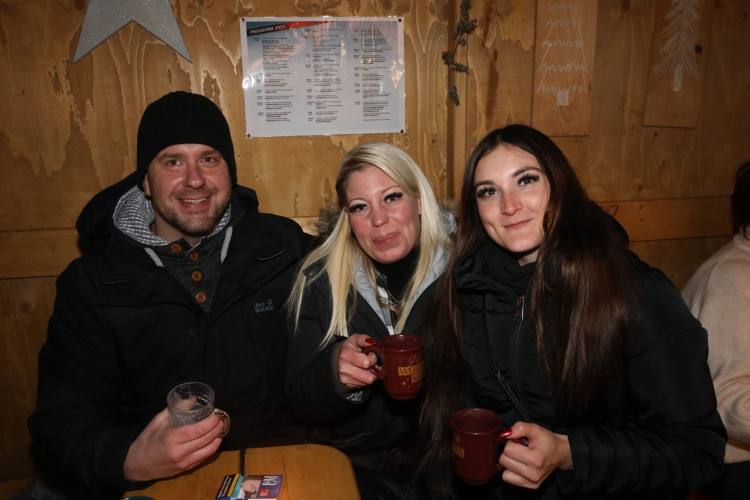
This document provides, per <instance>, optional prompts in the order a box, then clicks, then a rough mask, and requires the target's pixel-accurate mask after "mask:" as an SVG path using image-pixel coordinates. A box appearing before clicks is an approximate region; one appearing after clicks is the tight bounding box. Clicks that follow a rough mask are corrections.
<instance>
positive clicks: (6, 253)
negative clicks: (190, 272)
mask: <svg viewBox="0 0 750 500" xmlns="http://www.w3.org/2000/svg"><path fill="white" fill-rule="evenodd" d="M87 4H88V2H86V1H84V0H58V1H54V2H50V1H43V0H0V74H2V75H3V90H2V95H1V96H0V157H2V158H3V159H4V161H3V162H2V163H0V169H1V170H0V171H1V172H2V181H1V182H0V393H2V394H4V395H5V397H6V402H7V401H8V400H9V401H11V402H12V404H10V405H8V404H6V411H4V412H3V413H2V414H0V480H7V479H14V478H21V477H27V476H29V475H31V473H32V472H33V466H32V463H31V460H30V457H29V454H28V443H29V437H28V433H27V430H26V425H25V419H26V417H27V415H28V414H29V413H30V412H31V410H32V409H33V406H34V397H35V394H34V393H35V388H36V353H37V352H38V350H39V347H40V346H41V344H42V343H43V341H44V337H45V328H46V322H47V318H48V317H49V314H50V311H51V307H52V303H53V301H54V295H55V290H54V281H55V277H56V276H57V274H59V272H60V271H61V270H62V269H63V268H64V266H65V265H66V264H67V263H68V262H69V261H70V260H71V259H72V258H74V257H75V256H76V255H78V253H79V250H78V247H77V240H76V233H75V229H74V224H75V219H76V217H77V215H78V213H79V211H80V209H81V208H82V206H83V205H84V203H85V202H86V201H87V200H88V199H89V198H90V197H91V196H92V195H93V194H95V193H96V192H97V191H99V190H100V189H102V188H103V187H105V186H107V185H109V184H112V183H113V182H115V181H117V180H118V179H121V178H122V177H124V176H125V175H127V174H128V173H129V172H131V171H132V170H133V169H134V157H135V136H136V131H137V126H138V120H139V118H140V115H141V113H142V112H143V109H144V108H145V106H146V105H147V104H148V103H149V102H151V101H152V100H154V99H156V98H158V97H159V96H161V95H162V94H164V93H166V92H168V91H171V90H191V91H194V92H200V93H204V94H205V95H207V96H209V97H210V98H212V99H213V100H214V101H215V102H217V103H218V104H219V105H220V106H221V107H222V109H223V110H224V111H225V113H226V115H227V117H228V120H229V123H230V126H231V127H232V130H233V138H234V142H235V149H236V151H237V163H238V166H239V181H240V183H242V184H245V185H249V186H251V187H253V188H255V189H256V190H257V192H258V196H259V198H260V202H261V210H263V211H267V212H274V213H278V214H282V215H286V216H289V217H295V218H297V219H298V220H300V221H301V222H303V223H309V222H310V221H311V220H313V219H314V218H315V216H316V214H317V211H318V209H319V208H320V207H321V206H322V205H323V203H324V201H325V200H326V199H329V198H331V197H332V196H333V183H334V176H335V172H336V170H337V167H338V163H339V161H340V160H341V158H342V157H343V155H344V154H345V152H346V151H347V150H349V149H350V148H351V147H353V146H354V145H356V144H358V143H360V142H363V141H367V140H385V141H389V142H392V143H394V144H396V145H398V146H401V147H403V148H404V149H405V150H406V151H408V152H409V153H410V154H411V155H412V156H413V157H414V158H415V160H416V161H417V163H419V164H420V166H421V167H422V168H423V169H424V171H425V173H426V174H427V176H428V178H429V179H430V181H431V182H432V184H433V187H434V189H435V190H436V192H437V193H438V196H439V197H441V198H451V197H452V196H453V193H454V190H455V186H456V185H457V184H460V176H461V173H462V168H463V167H462V166H463V163H464V162H465V160H466V158H467V156H468V154H469V152H470V150H471V148H472V146H473V145H474V144H475V143H476V142H477V141H478V140H479V139H480V138H481V137H482V136H483V135H484V134H485V133H487V132H488V131H489V130H491V129H493V128H496V127H500V126H503V125H505V124H508V123H511V122H524V123H530V120H531V111H532V104H533V92H532V90H533V89H532V80H533V61H534V49H535V47H534V38H535V13H536V4H535V2H533V1H531V0H503V1H493V0H474V1H473V2H472V7H471V12H470V13H471V17H475V18H477V19H478V27H477V29H476V31H475V32H474V33H472V34H471V35H469V38H468V41H469V43H468V46H467V47H466V48H465V49H462V50H461V51H459V54H458V57H459V58H460V59H461V58H463V62H465V63H466V64H467V65H468V66H469V67H470V72H469V74H468V75H459V76H458V77H457V78H456V83H457V87H458V89H459V94H460V97H461V105H460V106H458V107H456V106H454V105H453V104H452V103H451V102H450V101H449V100H448V99H447V97H446V96H447V94H446V87H447V80H448V78H449V75H448V73H447V71H446V68H445V66H444V65H443V63H442V61H441V53H442V52H443V51H444V50H447V49H448V48H452V46H453V45H452V43H453V42H452V39H451V36H452V33H453V31H454V29H455V21H456V18H457V16H458V9H459V4H460V0H430V1H428V0H385V1H367V2H362V1H357V0H341V1H337V2H327V1H320V0H298V1H295V2H265V1H254V0H241V1H238V2H229V1H223V0H214V1H213V2H211V1H203V0H200V1H195V0H171V4H172V6H173V7H174V10H175V13H176V18H177V22H178V25H179V26H180V30H181V33H182V36H183V39H184V41H185V44H186V46H187V48H188V50H189V52H190V55H191V58H192V60H193V63H192V64H191V63H188V62H187V61H186V60H185V59H183V58H182V57H181V56H180V55H179V54H177V53H176V52H175V51H173V50H172V49H170V48H169V47H168V46H166V45H164V44H163V43H162V42H161V41H159V40H158V39H156V38H155V37H154V36H153V35H152V34H150V33H149V32H147V31H146V30H144V29H143V28H141V27H140V26H138V25H136V24H135V23H131V24H130V25H128V26H126V27H125V28H123V29H122V30H120V31H119V32H118V33H116V34H115V35H114V36H112V37H111V38H110V39H108V40H107V41H106V42H104V43H103V44H102V45H100V46H99V47H97V48H96V49H94V50H93V51H92V52H91V53H89V54H88V55H86V56H84V57H83V58H82V59H80V60H79V61H78V62H76V63H73V62H72V57H73V54H74V53H75V49H76V46H77V42H78V38H79V36H80V33H81V26H82V23H83V19H84V16H85V13H86V7H87ZM654 11H655V8H654V3H653V2H652V1H651V0H621V1H617V0H599V5H598V18H597V36H596V54H595V57H596V64H595V73H594V75H593V95H592V108H593V113H592V123H591V131H592V132H591V134H590V135H588V136H581V137H556V138H555V140H556V142H557V143H558V144H559V145H560V146H561V148H562V149H563V151H565V153H566V154H567V155H568V156H569V158H570V159H571V162H572V163H573V165H574V167H575V168H576V169H577V171H578V173H579V175H580V177H581V179H582V181H583V183H584V185H585V186H586V188H587V189H588V190H589V193H590V194H591V196H592V197H593V198H594V199H595V200H597V201H598V202H600V203H601V204H602V206H604V207H605V208H606V209H607V210H609V211H610V212H611V213H613V214H615V215H616V217H617V218H618V219H619V220H620V221H621V222H622V223H623V225H624V226H625V227H626V229H628V231H629V232H630V235H631V239H632V240H633V244H632V248H633V249H634V251H636V252H637V253H638V254H639V255H641V257H642V258H643V259H644V260H646V261H648V262H650V263H652V264H654V265H656V266H658V267H661V268H662V269H664V270H665V272H666V273H667V275H668V276H670V277H671V278H672V279H673V281H674V282H675V283H676V284H677V285H678V286H682V285H683V284H684V283H685V281H686V280H687V279H688V278H689V276H690V275H691V274H692V273H693V271H694V270H695V269H696V268H697V266H698V265H699V264H700V262H702V261H703V260H704V259H705V258H706V257H708V256H709V255H710V254H711V253H712V252H713V251H715V250H716V249H717V248H719V247H720V246H721V245H723V244H724V243H725V242H726V241H728V239H729V233H730V229H729V222H728V221H729V217H728V201H727V196H728V194H729V193H730V192H731V185H732V174H733V172H734V170H735V169H736V168H737V166H738V165H739V164H740V163H741V162H742V161H745V160H748V159H750V141H748V140H747V137H748V134H749V133H750V88H748V84H747V82H748V81H750V66H749V65H748V62H747V54H748V53H750V37H748V36H747V33H748V32H750V6H748V4H747V2H745V1H744V0H723V1H722V2H717V4H716V8H715V11H714V17H713V24H712V36H711V40H710V45H709V46H708V48H707V49H706V53H705V56H706V58H707V61H706V70H707V75H706V77H705V82H704V85H705V87H704V90H703V94H702V95H703V97H702V102H701V103H700V109H701V111H700V117H699V120H698V125H697V127H695V128H660V127H644V126H643V124H642V123H643V110H644V102H645V97H646V95H645V94H646V83H647V69H648V66H649V52H650V46H651V38H652V31H653V26H654ZM323 15H330V16H391V15H393V16H402V17H403V18H404V26H405V35H406V36H405V52H406V68H407V85H406V86H407V97H406V104H407V116H406V127H407V130H406V133H405V134H373V135H336V136H314V137H294V138H256V139H246V138H244V135H243V132H244V113H243V100H242V99H243V97H242V89H241V86H240V74H241V65H242V63H241V56H240V44H239V27H238V19H239V17H241V16H246V17H262V16H280V17H292V16H300V17H311V16H323Z"/></svg>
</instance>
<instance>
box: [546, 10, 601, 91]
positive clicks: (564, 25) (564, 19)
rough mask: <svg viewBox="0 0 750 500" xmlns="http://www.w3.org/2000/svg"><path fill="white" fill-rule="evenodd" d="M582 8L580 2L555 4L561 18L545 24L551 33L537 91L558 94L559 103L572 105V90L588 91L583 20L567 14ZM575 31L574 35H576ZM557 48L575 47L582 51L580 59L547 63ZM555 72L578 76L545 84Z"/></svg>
mask: <svg viewBox="0 0 750 500" xmlns="http://www.w3.org/2000/svg"><path fill="white" fill-rule="evenodd" d="M579 8H580V7H579V5H578V4H576V3H573V4H570V3H560V4H553V6H552V10H553V11H557V12H559V13H560V17H558V18H553V19H550V20H549V21H548V22H547V23H546V25H545V27H546V28H547V35H546V36H545V38H544V42H543V43H542V46H543V47H544V56H543V57H542V60H541V62H540V63H539V67H538V68H537V71H539V72H540V73H541V74H542V78H541V79H540V80H539V85H538V86H537V88H536V93H537V94H549V93H557V105H558V106H569V105H570V94H571V93H576V92H578V93H582V94H585V93H587V92H588V84H587V82H586V79H587V77H588V73H589V69H588V67H587V66H586V58H585V57H584V49H585V45H586V44H585V42H584V40H583V33H582V32H581V25H582V23H581V21H580V20H570V16H568V15H567V14H568V11H577V10H578V9H579ZM571 34H572V35H573V36H572V37H571ZM556 48H562V49H574V51H575V53H577V54H580V59H579V60H574V61H571V62H567V63H565V64H550V63H549V62H547V57H548V56H550V51H551V50H554V49H556ZM553 59H554V58H553ZM551 73H563V74H568V73H577V76H574V77H573V78H572V79H571V80H570V83H569V84H568V85H563V86H561V85H550V84H549V83H545V80H546V79H547V75H548V74H551ZM576 79H578V81H577V82H576V81H575V80H576Z"/></svg>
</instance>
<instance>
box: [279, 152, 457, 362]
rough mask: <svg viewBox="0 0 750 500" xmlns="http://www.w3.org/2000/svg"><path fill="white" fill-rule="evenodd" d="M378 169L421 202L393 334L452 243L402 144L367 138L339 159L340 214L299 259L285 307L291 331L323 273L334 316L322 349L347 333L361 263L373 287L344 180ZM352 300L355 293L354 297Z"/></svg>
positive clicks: (371, 270)
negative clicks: (415, 248) (415, 250)
mask: <svg viewBox="0 0 750 500" xmlns="http://www.w3.org/2000/svg"><path fill="white" fill-rule="evenodd" d="M370 166H373V167H377V168H379V169H380V170H382V171H383V172H385V173H386V174H387V175H388V176H389V177H390V178H391V179H393V180H394V181H395V182H396V184H398V186H399V187H400V188H401V189H403V190H404V191H405V192H406V193H408V194H409V195H411V196H414V197H416V198H418V199H419V200H420V201H421V204H422V215H421V217H420V226H421V227H420V233H419V246H420V252H419V260H418V262H417V267H416V269H415V270H414V274H413V276H412V277H411V279H410V280H409V283H408V284H407V286H406V290H405V293H404V300H403V301H402V303H401V306H400V310H399V311H398V313H399V315H398V320H397V322H396V325H395V326H394V332H395V333H399V332H401V331H402V330H403V328H404V323H405V322H406V318H407V317H408V315H409V311H410V310H411V306H412V304H413V303H414V300H415V299H416V297H417V294H418V293H419V291H420V289H421V288H422V285H423V284H424V282H425V280H426V279H427V278H428V277H429V275H430V270H431V269H432V266H433V265H434V263H435V261H436V259H437V255H438V252H439V249H440V248H444V249H447V248H448V247H449V245H450V240H449V236H448V232H447V230H446V228H445V226H444V224H443V221H442V216H441V214H440V207H439V205H438V202H437V200H436V198H435V194H434V192H433V191H432V187H431V186H430V183H429V181H428V180H427V178H426V177H425V176H424V174H423V173H422V171H421V170H420V169H419V166H417V164H416V163H415V162H414V160H412V159H411V157H410V156H409V155H408V154H406V152H404V151H403V150H401V149H400V148H398V147H396V146H393V145H391V144H388V143H385V142H370V143H365V144H361V145H359V146H357V147H355V148H354V149H352V150H351V151H350V152H349V154H348V155H347V156H346V158H344V161H343V162H342V163H341V167H340V168H339V172H338V174H337V176H336V194H337V197H338V200H337V201H338V207H339V216H338V220H337V221H336V225H335V226H334V227H333V230H332V231H331V234H330V235H329V236H328V238H326V240H325V241H324V242H323V243H322V244H321V245H320V246H319V247H317V248H316V249H315V250H313V251H312V252H311V253H310V254H309V255H308V256H307V257H306V258H305V260H304V261H303V263H302V266H301V267H300V271H299V272H298V273H297V277H296V279H295V282H294V287H293V288H292V293H291V296H290V299H289V309H290V311H291V313H292V315H293V318H294V328H295V331H296V330H297V327H298V325H299V315H300V309H301V307H302V299H303V297H304V294H305V288H306V287H307V286H308V285H309V284H311V283H312V282H313V281H315V280H316V279H318V278H320V277H321V276H323V275H325V276H327V277H328V283H329V285H330V288H331V298H332V314H331V320H330V322H329V324H328V329H327V330H326V333H325V335H324V337H323V340H322V341H321V344H320V347H321V348H322V347H324V346H325V345H327V344H328V343H329V342H330V341H331V340H332V339H333V338H334V337H335V336H343V337H348V336H349V332H348V328H347V323H348V320H349V318H350V316H351V314H352V313H353V311H354V308H355V304H354V301H353V302H352V304H351V308H350V309H351V310H347V297H348V296H349V293H350V291H354V289H355V283H354V274H355V270H356V268H357V264H360V265H361V266H362V267H363V268H364V270H365V274H366V275H367V276H368V279H369V280H370V282H371V284H372V287H373V289H374V290H377V285H376V283H375V270H374V266H373V265H372V262H371V261H370V258H369V257H368V256H367V254H365V253H364V252H363V251H362V249H361V248H360V246H359V244H358V243H357V240H356V238H355V236H354V234H353V232H352V229H351V225H350V224H349V217H348V214H347V213H346V211H345V207H346V203H347V201H348V200H347V199H346V183H347V181H348V180H349V176H350V175H351V174H352V173H354V172H357V171H359V170H362V169H364V168H367V167H370ZM354 297H355V299H356V295H354Z"/></svg>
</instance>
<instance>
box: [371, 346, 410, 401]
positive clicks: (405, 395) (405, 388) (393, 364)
mask: <svg viewBox="0 0 750 500" xmlns="http://www.w3.org/2000/svg"><path fill="white" fill-rule="evenodd" d="M423 345H424V341H423V340H422V338H421V337H418V336H417V335H413V334H410V333H403V334H401V335H390V336H388V337H386V338H384V339H383V340H381V341H380V343H379V344H377V345H373V346H369V347H367V348H365V350H364V353H365V354H368V353H371V352H374V353H375V354H376V355H377V356H378V364H377V365H375V366H373V367H371V368H370V371H371V372H372V373H374V374H375V376H377V377H378V378H379V379H380V380H382V381H383V386H384V388H385V390H386V392H387V393H388V394H389V395H390V396H391V397H392V398H393V399H413V398H415V397H417V395H418V394H419V391H420V390H421V389H422V372H423V371H424V363H423V361H422V346H423Z"/></svg>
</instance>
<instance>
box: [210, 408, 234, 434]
mask: <svg viewBox="0 0 750 500" xmlns="http://www.w3.org/2000/svg"><path fill="white" fill-rule="evenodd" d="M211 413H213V414H214V415H216V416H217V417H219V418H220V419H221V423H222V424H224V430H223V431H221V434H219V437H220V438H223V437H224V436H226V435H227V433H228V432H229V423H230V418H229V413H227V412H225V411H222V410H217V409H216V408H214V410H213V411H212V412H211Z"/></svg>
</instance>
